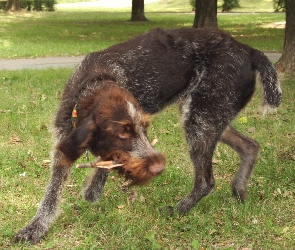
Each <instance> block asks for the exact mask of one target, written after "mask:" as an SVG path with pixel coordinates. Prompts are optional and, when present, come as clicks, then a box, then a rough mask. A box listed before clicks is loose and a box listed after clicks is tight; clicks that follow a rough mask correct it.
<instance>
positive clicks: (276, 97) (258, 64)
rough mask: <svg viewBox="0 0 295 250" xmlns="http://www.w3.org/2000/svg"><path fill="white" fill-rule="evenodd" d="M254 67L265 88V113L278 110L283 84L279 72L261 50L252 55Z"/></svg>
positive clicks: (263, 106)
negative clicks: (274, 109)
mask: <svg viewBox="0 0 295 250" xmlns="http://www.w3.org/2000/svg"><path fill="white" fill-rule="evenodd" d="M252 66H253V67H254V69H256V70H257V71H258V76H260V80H261V83H262V86H263V91H264V98H263V103H262V108H263V112H264V113H266V112H267V111H268V110H270V109H273V108H276V107H278V106H279V105H280V103H281V101H282V90H281V84H280V81H279V78H278V75H277V72H276V70H275V68H274V66H273V65H272V63H271V62H270V61H269V59H268V58H267V56H266V55H265V54H264V53H262V52H261V51H259V50H254V51H253V53H252Z"/></svg>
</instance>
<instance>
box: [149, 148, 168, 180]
mask: <svg viewBox="0 0 295 250" xmlns="http://www.w3.org/2000/svg"><path fill="white" fill-rule="evenodd" d="M165 163H166V160H165V157H164V156H163V155H162V154H160V153H158V154H156V155H153V156H152V164H151V165H150V167H149V170H150V172H151V173H152V174H153V175H154V176H156V175H159V174H161V173H162V172H163V171H164V170H165Z"/></svg>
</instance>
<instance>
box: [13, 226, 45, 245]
mask: <svg viewBox="0 0 295 250" xmlns="http://www.w3.org/2000/svg"><path fill="white" fill-rule="evenodd" d="M46 232H47V228H46V227H44V226H42V225H41V224H40V223H38V222H32V223H31V224H29V225H28V226H26V227H25V228H23V229H21V230H19V231H18V233H17V234H16V236H15V237H14V239H13V242H14V243H18V242H20V243H24V242H30V243H32V244H36V243H39V242H40V241H41V239H42V237H43V236H44V234H45V233H46Z"/></svg>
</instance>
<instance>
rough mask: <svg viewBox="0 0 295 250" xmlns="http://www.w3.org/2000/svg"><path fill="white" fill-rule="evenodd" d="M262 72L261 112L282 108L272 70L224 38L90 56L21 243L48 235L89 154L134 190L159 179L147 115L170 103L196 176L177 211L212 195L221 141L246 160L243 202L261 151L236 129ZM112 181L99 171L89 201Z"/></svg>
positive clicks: (236, 190) (62, 112) (154, 37)
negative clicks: (74, 170)
mask: <svg viewBox="0 0 295 250" xmlns="http://www.w3.org/2000/svg"><path fill="white" fill-rule="evenodd" d="M257 73H258V74H259V75H260V77H261V82H262V85H263V89H264V102H263V105H264V106H269V107H278V106H279V104H280V102H281V94H282V92H281V89H280V83H279V80H278V77H277V74H276V72H275V70H274V68H273V66H272V64H271V62H270V61H269V60H268V59H267V58H266V56H265V55H264V54H263V53H262V52H260V51H258V50H255V49H253V48H251V47H249V46H247V45H244V44H241V43H239V42H237V41H235V40H234V39H233V38H232V37H231V36H229V35H227V34H225V33H224V32H222V31H219V30H213V29H177V30H166V31H165V30H161V29H156V30H153V31H150V32H148V33H146V34H144V35H141V36H138V37H135V38H133V39H131V40H129V41H127V42H124V43H121V44H117V45H114V46H112V47H110V48H108V49H106V50H104V51H100V52H95V53H91V54H89V55H87V56H86V58H85V59H84V60H83V61H82V63H81V64H80V65H79V66H78V68H77V69H76V70H75V72H74V74H73V75H72V77H71V78H70V79H69V81H68V83H67V86H66V88H65V90H64V93H63V96H62V101H61V105H60V108H59V111H58V112H57V115H56V120H55V134H56V140H57V144H56V147H55V150H54V152H53V158H52V176H51V180H50V182H49V185H48V187H47V191H46V193H45V195H44V197H43V200H42V202H41V204H40V206H39V208H38V210H37V213H36V215H35V216H34V217H33V219H32V220H31V222H30V223H29V225H27V226H26V227H25V228H23V229H21V230H20V231H19V232H18V234H17V235H16V237H15V241H30V242H32V243H36V242H39V241H40V239H41V238H42V236H43V235H44V234H45V233H46V232H47V231H48V228H49V225H50V223H51V222H52V221H53V219H54V217H55V214H56V210H57V203H58V200H59V197H60V194H61V192H62V187H63V185H64V182H65V180H66V179H67V177H68V175H69V173H70V169H71V167H72V165H73V163H74V162H75V161H76V160H77V159H78V158H79V157H80V156H81V155H82V154H83V152H84V151H85V150H87V149H88V150H90V151H91V152H92V153H93V154H94V155H95V156H100V157H101V158H102V159H103V160H113V161H115V162H116V163H122V164H124V168H121V172H123V173H124V174H125V175H126V178H129V179H130V180H131V181H132V183H133V184H142V183H146V182H147V181H148V180H150V179H151V178H153V177H154V176H156V175H158V174H160V173H161V172H162V171H163V170H164V165H165V159H164V157H163V155H162V154H161V153H159V152H157V151H156V150H155V149H154V147H153V146H152V145H151V144H150V142H149V140H148V138H147V134H146V131H147V128H148V125H149V115H150V114H153V113H156V112H158V111H160V110H162V109H163V108H164V107H165V106H167V105H169V104H171V103H173V102H178V103H179V106H180V111H181V118H182V123H183V126H184V131H185V136H186V140H187V143H188V148H189V153H190V156H191V160H192V163H193V166H194V168H195V182H194V186H193V188H192V191H191V192H190V193H189V194H188V195H187V196H186V197H185V198H184V199H182V200H181V201H180V202H179V203H178V204H177V205H176V211H177V212H179V213H180V214H185V213H187V212H188V211H189V210H190V209H191V208H192V207H193V206H195V205H196V204H197V203H198V201H199V200H200V199H201V198H202V197H204V196H205V195H207V194H208V193H209V192H210V191H211V190H212V188H213V186H214V178H213V171H212V156H213V152H214V149H215V146H216V144H217V142H218V140H220V141H222V142H224V143H226V144H228V145H229V146H231V147H232V148H233V149H234V150H235V151H237V152H238V153H239V155H240V157H241V165H240V168H239V170H238V172H237V174H236V175H235V178H234V179H233V182H232V190H233V194H234V196H235V197H237V198H238V199H239V200H240V201H242V202H243V201H244V200H245V198H246V185H247V180H248V178H249V176H250V174H251V171H252V168H253V165H254V163H255V160H256V157H257V155H258V151H259V144H258V143H257V142H256V141H254V140H252V139H250V138H248V137H246V136H245V135H243V134H241V133H239V132H238V131H236V130H235V129H234V128H232V127H231V126H230V123H231V121H232V120H233V118H234V117H235V116H236V115H237V113H238V112H239V111H240V110H241V109H242V108H243V107H244V106H245V105H246V104H247V103H248V101H249V100H250V98H251V96H252V95H253V92H254V89H255V82H256V74H257ZM74 108H75V109H76V110H77V112H78V117H77V118H76V120H75V125H77V128H73V121H72V111H73V109H74ZM107 176H108V172H107V171H106V170H102V169H97V170H96V171H95V173H94V174H93V176H92V177H91V178H90V180H89V181H88V182H86V185H85V187H84V189H83V190H84V197H85V199H86V200H88V201H90V202H95V201H97V200H98V199H99V198H100V197H101V195H102V192H103V187H104V184H105V181H106V179H107Z"/></svg>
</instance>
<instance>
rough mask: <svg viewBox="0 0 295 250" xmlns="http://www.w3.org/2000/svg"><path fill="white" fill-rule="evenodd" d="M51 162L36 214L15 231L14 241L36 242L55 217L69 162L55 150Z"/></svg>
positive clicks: (68, 172) (68, 169) (67, 173)
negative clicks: (50, 168) (44, 191)
mask: <svg viewBox="0 0 295 250" xmlns="http://www.w3.org/2000/svg"><path fill="white" fill-rule="evenodd" d="M52 164H53V165H52V173H51V179H50V182H49V185H48V187H47V190H46V193H45V195H44V197H43V200H42V201H41V204H40V205H39V208H38V210H37V212H36V215H35V216H34V217H33V219H32V220H31V222H30V223H29V224H28V225H27V226H26V227H25V228H23V229H21V230H20V231H19V232H18V233H17V235H16V236H15V238H14V241H15V242H24V241H29V242H31V243H38V242H39V241H40V240H41V238H42V237H43V235H44V234H45V233H46V232H47V231H48V229H49V226H50V223H51V222H52V221H53V219H54V217H55V214H56V210H57V204H58V200H59V197H60V195H61V192H62V189H63V186H64V182H65V181H66V179H67V177H68V175H69V174H70V169H71V163H68V162H67V160H65V158H64V156H63V154H62V153H61V152H60V151H55V152H54V154H53V163H52Z"/></svg>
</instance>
